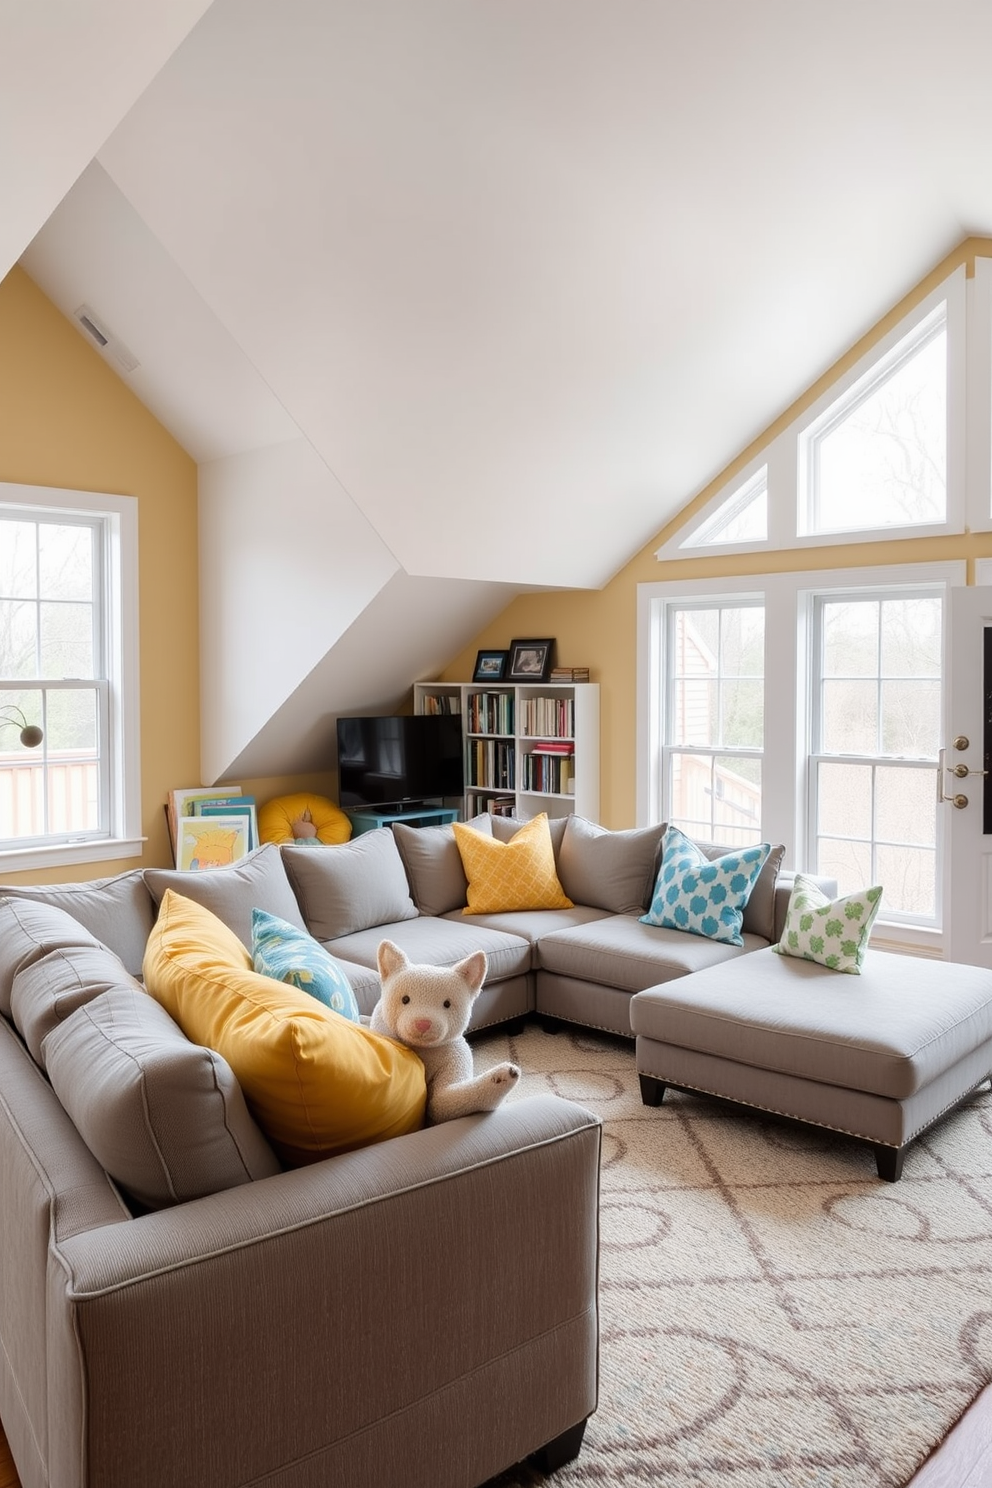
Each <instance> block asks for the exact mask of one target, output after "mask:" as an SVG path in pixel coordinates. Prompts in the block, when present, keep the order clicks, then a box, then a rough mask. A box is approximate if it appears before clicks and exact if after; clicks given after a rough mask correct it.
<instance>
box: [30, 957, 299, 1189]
mask: <svg viewBox="0 0 992 1488" xmlns="http://www.w3.org/2000/svg"><path fill="white" fill-rule="evenodd" d="M42 1057H43V1060H44V1063H45V1067H46V1069H47V1071H48V1078H49V1079H50V1080H51V1082H52V1088H53V1090H54V1091H55V1094H56V1095H57V1096H58V1098H59V1100H60V1101H61V1102H62V1105H63V1106H64V1107H65V1109H66V1110H67V1111H68V1113H69V1115H70V1116H71V1117H72V1120H73V1123H74V1125H75V1127H76V1130H77V1131H78V1132H79V1134H80V1136H81V1137H82V1138H83V1141H84V1142H85V1143H86V1145H87V1147H88V1148H89V1149H90V1151H91V1152H92V1153H93V1156H94V1157H95V1158H96V1159H97V1161H98V1162H100V1163H101V1164H102V1165H103V1167H104V1168H106V1170H107V1172H108V1173H109V1174H110V1176H111V1177H112V1178H113V1179H114V1180H115V1181H116V1182H117V1183H119V1184H120V1186H121V1187H122V1188H123V1189H124V1190H125V1191H126V1192H127V1193H128V1194H131V1195H132V1196H133V1197H134V1198H135V1199H137V1201H138V1203H139V1204H141V1205H142V1206H143V1207H144V1208H146V1209H163V1208H166V1207H167V1206H169V1205H171V1204H180V1203H182V1202H183V1201H184V1200H186V1199H197V1198H201V1197H203V1195H205V1194H211V1193H218V1192H219V1191H220V1190H221V1189H225V1188H234V1187H236V1186H237V1185H238V1184H241V1183H248V1182H250V1181H251V1180H252V1179H253V1178H266V1177H268V1176H269V1175H270V1174H272V1173H277V1172H279V1171H280V1165H279V1163H278V1161H277V1159H276V1156H275V1154H274V1152H273V1151H272V1149H271V1147H270V1146H269V1144H268V1142H266V1140H265V1138H264V1137H263V1136H262V1133H261V1132H260V1131H259V1129H258V1127H257V1126H256V1124H255V1122H254V1121H253V1120H252V1118H251V1116H250V1115H249V1114H248V1109H247V1107H246V1105H245V1101H244V1096H243V1095H242V1093H241V1090H240V1088H239V1086H238V1082H237V1080H236V1079H235V1078H234V1075H233V1074H232V1072H231V1069H230V1066H229V1065H228V1064H227V1061H226V1060H224V1059H223V1058H222V1057H221V1056H220V1055H219V1054H217V1053H215V1052H214V1051H213V1050H212V1049H204V1048H197V1046H196V1045H195V1044H191V1043H190V1041H189V1039H187V1038H186V1037H185V1035H184V1034H183V1033H182V1032H181V1031H180V1029H179V1028H177V1026H176V1024H175V1023H174V1022H173V1020H172V1019H171V1018H170V1017H169V1015H168V1013H166V1012H165V1011H164V1009H163V1008H161V1007H159V1005H158V1003H156V1002H155V1001H153V999H152V998H151V997H149V996H148V994H147V992H145V991H143V990H142V989H141V987H139V986H134V987H130V988H118V989H117V990H115V991H111V992H103V993H101V994H100V996H99V997H96V998H94V999H93V1001H92V1002H88V1003H86V1005H85V1006H84V1007H80V1008H77V1009H76V1011H75V1012H74V1013H72V1014H71V1016H70V1017H68V1018H67V1019H66V1020H65V1022H64V1023H60V1024H58V1025H57V1026H56V1027H55V1028H53V1029H52V1030H51V1032H50V1033H49V1034H48V1035H47V1036H46V1038H45V1040H44V1044H43V1046H42Z"/></svg>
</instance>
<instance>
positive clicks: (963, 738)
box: [954, 734, 970, 749]
mask: <svg viewBox="0 0 992 1488" xmlns="http://www.w3.org/2000/svg"><path fill="white" fill-rule="evenodd" d="M969 743H970V740H969V738H968V735H967V734H958V736H957V738H956V739H955V740H954V748H955V749H967V748H968V744H969Z"/></svg>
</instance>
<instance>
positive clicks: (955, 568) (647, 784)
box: [636, 560, 966, 954]
mask: <svg viewBox="0 0 992 1488" xmlns="http://www.w3.org/2000/svg"><path fill="white" fill-rule="evenodd" d="M965 582H966V564H965V562H964V561H963V560H961V561H952V562H947V563H909V564H892V565H885V566H879V567H865V568H849V569H819V570H817V569H814V570H806V571H803V572H800V573H782V574H770V573H768V574H751V575H741V576H740V577H728V578H715V579H694V580H682V581H681V582H679V581H677V580H675V581H671V582H667V583H650V584H639V585H638V586H637V741H636V745H637V758H636V809H637V823H638V825H639V826H648V825H650V824H651V823H652V822H658V821H663V820H664V812H665V803H664V801H663V799H662V781H663V762H664V756H663V745H664V739H665V728H664V716H663V711H662V710H663V709H664V707H665V706H666V697H665V678H664V655H665V652H664V644H665V634H664V617H665V613H666V610H667V608H668V607H669V606H671V605H673V604H680V603H690V604H691V603H700V602H703V601H706V600H709V601H711V602H712V603H720V602H723V603H733V602H735V601H737V600H740V599H743V598H744V597H748V598H752V599H758V600H760V601H761V602H762V603H763V604H764V606H765V713H764V717H765V747H764V764H763V767H762V794H761V805H762V823H761V837H762V839H763V840H765V841H769V842H781V843H784V844H785V866H786V867H787V868H792V869H798V870H800V871H810V867H809V864H810V830H811V828H810V818H809V778H808V772H809V754H810V745H811V742H812V737H813V736H812V720H811V717H810V708H811V701H810V686H809V680H810V673H809V668H810V664H811V644H812V639H811V626H812V609H813V601H814V597H815V596H825V597H828V598H829V597H832V596H833V595H834V594H850V593H852V592H858V591H861V592H864V593H865V594H876V593H879V592H880V591H884V590H887V589H888V590H902V591H907V590H910V591H911V590H929V591H933V590H935V589H936V590H938V591H942V592H944V593H946V591H947V590H948V589H950V588H952V587H954V586H956V585H963V584H965ZM944 635H945V672H946V636H947V627H946V625H945V629H944ZM943 820H944V818H943V817H942V816H940V815H939V814H938V817H937V854H938V858H937V874H938V883H939V882H940V881H941V876H942V871H943V863H944V851H945V842H944V830H943ZM877 926H878V929H877V931H876V940H877V941H878V942H879V943H885V942H888V943H889V944H892V945H896V946H899V947H901V948H904V949H918V950H923V951H925V952H926V953H927V954H940V951H941V950H942V946H943V938H942V932H941V930H940V929H939V928H928V927H926V926H923V925H917V924H906V923H905V922H903V921H901V920H900V921H896V920H892V919H889V918H888V917H887V916H886V913H885V903H884V899H883V903H882V910H881V912H880V914H879V919H878V921H877Z"/></svg>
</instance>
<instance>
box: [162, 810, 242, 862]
mask: <svg viewBox="0 0 992 1488" xmlns="http://www.w3.org/2000/svg"><path fill="white" fill-rule="evenodd" d="M248 833H249V823H248V818H247V816H244V815H242V816H181V817H180V818H179V829H178V836H177V838H176V867H177V868H181V869H183V870H184V871H185V872H187V873H193V872H196V871H197V870H200V869H204V868H223V867H226V866H227V865H228V864H229V863H236V862H237V861H238V859H239V858H243V857H245V855H246V854H247V853H248V852H249V851H250V849H249V846H248Z"/></svg>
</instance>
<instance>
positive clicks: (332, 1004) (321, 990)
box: [251, 909, 358, 1022]
mask: <svg viewBox="0 0 992 1488" xmlns="http://www.w3.org/2000/svg"><path fill="white" fill-rule="evenodd" d="M251 962H252V968H253V970H255V971H257V972H260V973H261V975H262V976H267V977H274V978H275V979H276V981H277V982H289V983H290V985H291V986H293V987H299V989H300V991H301V992H309V994H310V996H311V997H316V999H317V1001H318V1002H322V1003H323V1004H324V1006H325V1007H329V1008H331V1009H332V1011H333V1012H335V1013H340V1014H341V1016H342V1017H344V1018H351V1019H352V1021H353V1022H357V1021H358V1004H357V1002H356V1001H355V994H354V993H353V992H352V990H351V984H350V982H349V981H348V978H347V977H346V976H345V974H344V970H343V968H342V967H341V964H340V962H339V961H337V960H335V958H334V957H333V956H332V955H331V953H330V951H327V950H325V949H324V947H323V946H322V945H321V944H320V942H319V941H317V940H314V938H313V936H312V935H310V934H309V933H308V932H307V931H306V930H297V928H296V926H295V925H291V924H290V923H289V921H288V920H281V919H280V918H279V916H278V915H271V914H269V913H268V912H267V911H266V910H264V909H253V910H252V912H251Z"/></svg>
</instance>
